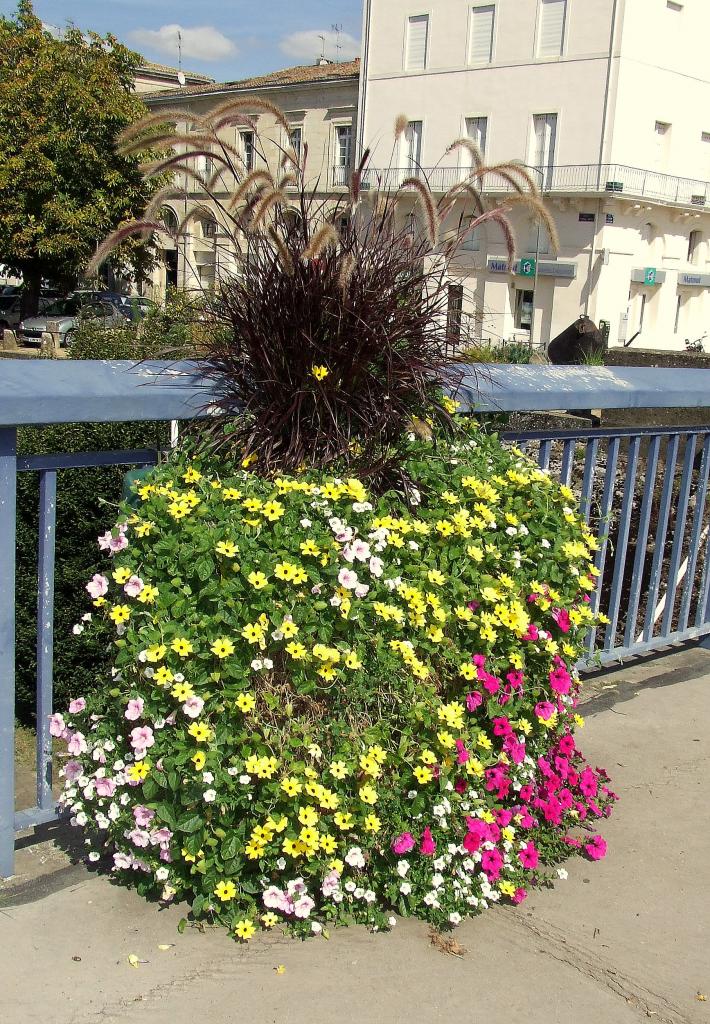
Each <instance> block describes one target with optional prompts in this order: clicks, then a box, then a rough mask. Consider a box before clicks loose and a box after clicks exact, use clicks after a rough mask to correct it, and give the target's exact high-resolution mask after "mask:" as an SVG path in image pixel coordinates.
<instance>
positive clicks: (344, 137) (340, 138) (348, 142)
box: [335, 124, 353, 167]
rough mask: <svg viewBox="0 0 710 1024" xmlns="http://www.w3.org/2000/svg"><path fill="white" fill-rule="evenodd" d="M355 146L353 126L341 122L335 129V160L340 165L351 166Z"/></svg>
mask: <svg viewBox="0 0 710 1024" xmlns="http://www.w3.org/2000/svg"><path fill="white" fill-rule="evenodd" d="M352 147H353V126H352V125H351V124H339V125H337V126H336V129H335V162H336V164H337V166H338V167H350V165H351V155H352Z"/></svg>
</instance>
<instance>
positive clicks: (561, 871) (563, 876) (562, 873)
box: [557, 868, 569, 882]
mask: <svg viewBox="0 0 710 1024" xmlns="http://www.w3.org/2000/svg"><path fill="white" fill-rule="evenodd" d="M557 877H558V878H560V879H561V880H562V881H563V882H565V881H567V879H568V878H569V874H568V873H567V871H566V870H565V869H564V868H558V869H557Z"/></svg>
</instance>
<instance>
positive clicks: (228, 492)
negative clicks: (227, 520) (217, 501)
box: [222, 487, 242, 501]
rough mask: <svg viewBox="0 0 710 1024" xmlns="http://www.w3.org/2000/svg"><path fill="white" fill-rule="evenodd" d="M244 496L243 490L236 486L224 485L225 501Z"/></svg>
mask: <svg viewBox="0 0 710 1024" xmlns="http://www.w3.org/2000/svg"><path fill="white" fill-rule="evenodd" d="M241 496H242V492H241V491H238V490H237V488H236V487H223V488H222V497H223V498H224V500H225V501H239V499H240V498H241Z"/></svg>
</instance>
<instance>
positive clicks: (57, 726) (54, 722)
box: [49, 711, 81, 754]
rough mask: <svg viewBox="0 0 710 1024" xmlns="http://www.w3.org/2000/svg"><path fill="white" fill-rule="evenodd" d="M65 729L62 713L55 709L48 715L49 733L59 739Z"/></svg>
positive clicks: (78, 752) (78, 751)
mask: <svg viewBox="0 0 710 1024" xmlns="http://www.w3.org/2000/svg"><path fill="white" fill-rule="evenodd" d="M65 731H66V723H65V721H64V718H63V716H62V715H60V714H59V712H58V711H56V712H55V713H54V714H53V715H50V717H49V735H50V736H56V738H57V739H60V738H61V737H62V736H63V735H64V733H65ZM71 753H77V754H80V753H81V751H80V750H77V751H71Z"/></svg>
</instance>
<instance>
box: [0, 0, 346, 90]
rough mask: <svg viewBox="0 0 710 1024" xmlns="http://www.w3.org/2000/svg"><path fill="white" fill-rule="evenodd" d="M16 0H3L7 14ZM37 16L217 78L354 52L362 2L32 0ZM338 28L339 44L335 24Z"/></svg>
mask: <svg viewBox="0 0 710 1024" xmlns="http://www.w3.org/2000/svg"><path fill="white" fill-rule="evenodd" d="M16 9H17V4H16V2H15V0H0V14H4V15H12V14H14V12H15V11H16ZM34 9H35V13H36V14H37V16H38V17H40V18H42V20H43V21H45V22H46V23H47V24H50V25H54V26H58V27H61V26H63V25H65V24H66V22H68V21H71V22H73V23H74V24H75V25H76V26H77V27H78V28H80V29H94V30H95V31H96V32H99V33H101V34H105V33H107V32H112V33H113V34H114V35H116V36H118V38H119V39H120V40H121V41H122V42H124V43H126V44H127V45H128V46H131V47H132V48H133V49H135V50H138V52H139V53H142V54H143V56H144V57H147V58H148V59H149V60H153V61H157V62H158V63H160V64H170V65H173V66H177V63H178V45H177V34H178V29H179V30H180V32H181V34H182V66H183V68H184V69H185V70H186V71H199V72H201V73H202V74H204V75H209V76H210V77H211V78H215V79H217V80H218V81H231V80H234V79H239V78H247V77H249V76H250V75H258V74H264V73H266V72H268V71H275V70H277V69H279V68H284V67H290V66H292V65H295V64H310V63H313V62H315V60H316V58H317V57H318V55H319V54H320V53H321V48H322V46H323V44H322V42H321V39H320V38H319V36H320V35H325V55H326V57H329V58H331V59H333V60H335V59H337V58H338V55H339V56H340V59H341V60H350V59H352V58H353V57H357V56H359V40H360V31H361V9H362V0H262V2H261V3H260V2H259V0H34ZM334 25H339V26H341V32H340V35H339V39H340V44H341V49H340V51H338V50H337V48H336V39H337V34H336V32H334V31H333V26H334Z"/></svg>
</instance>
